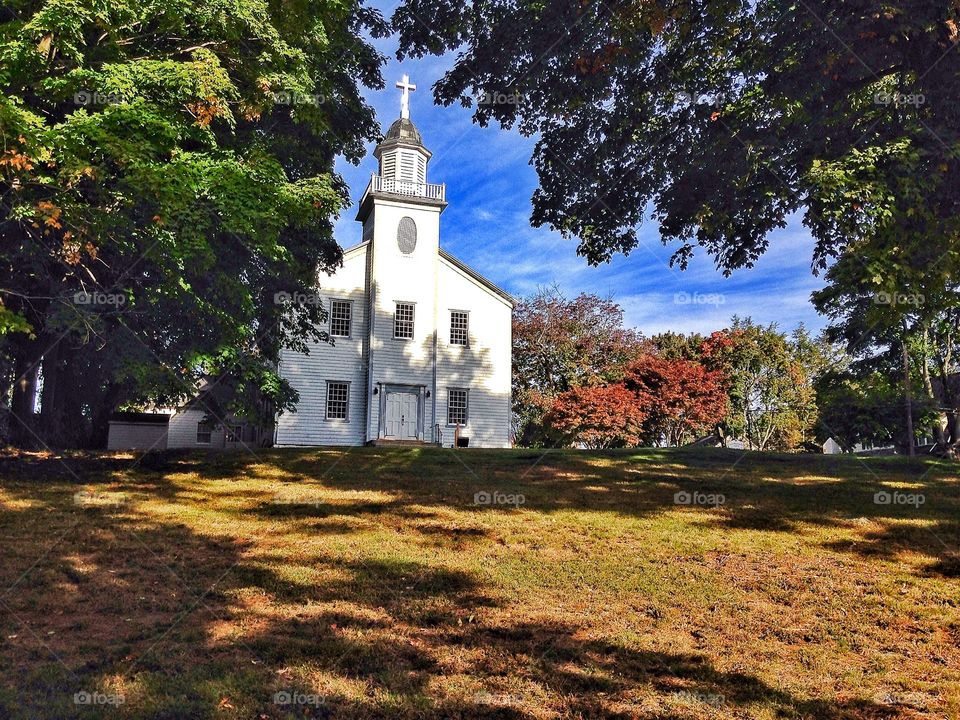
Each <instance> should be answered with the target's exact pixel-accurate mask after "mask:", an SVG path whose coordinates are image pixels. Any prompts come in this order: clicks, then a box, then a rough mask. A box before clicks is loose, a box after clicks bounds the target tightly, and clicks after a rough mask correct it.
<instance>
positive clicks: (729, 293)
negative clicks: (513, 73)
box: [337, 3, 825, 336]
mask: <svg viewBox="0 0 960 720" xmlns="http://www.w3.org/2000/svg"><path fill="white" fill-rule="evenodd" d="M375 4H377V5H379V3H375ZM381 9H382V10H383V11H384V14H385V15H386V16H388V17H389V14H390V12H391V10H390V7H389V6H385V7H382V8H381ZM376 44H377V46H378V47H379V48H380V49H381V51H383V52H384V53H385V54H386V55H387V57H388V58H389V61H388V63H387V65H386V68H385V70H384V79H385V81H386V87H385V88H384V90H382V91H369V90H368V91H367V92H366V97H367V100H368V102H369V103H370V104H371V105H372V106H373V107H374V108H376V111H377V114H378V117H379V119H380V122H381V125H383V126H384V129H385V128H386V127H387V126H389V125H390V123H392V122H393V121H394V120H395V119H396V118H398V117H399V116H400V91H399V90H397V89H396V88H395V87H394V83H395V82H396V81H398V80H400V78H401V76H402V75H403V73H407V74H408V75H410V80H411V82H413V83H415V84H416V85H417V90H416V92H413V93H411V96H410V118H411V120H413V122H414V123H415V124H416V126H417V127H418V128H419V130H420V132H421V134H422V136H423V141H424V144H425V145H426V146H427V148H428V149H429V150H430V151H431V152H432V153H433V158H432V159H431V161H430V166H429V169H428V180H429V181H430V182H435V183H440V182H444V183H446V184H447V201H448V203H449V206H448V207H447V209H446V210H445V211H444V213H443V215H442V216H441V219H440V245H441V247H443V248H444V249H445V250H447V251H448V252H450V253H453V254H454V255H456V256H457V257H458V258H460V259H461V260H463V261H464V262H466V263H467V264H468V265H470V266H471V267H473V268H475V269H476V270H477V271H478V272H480V273H481V274H483V275H485V276H486V277H488V278H490V279H491V280H493V281H494V282H496V283H497V284H498V285H500V286H501V287H503V288H504V289H505V290H507V291H508V292H510V293H512V294H514V295H516V296H518V297H522V296H527V295H530V294H532V293H534V292H536V290H537V288H538V287H542V286H551V285H554V284H556V285H558V286H559V287H560V289H561V290H562V291H563V292H564V294H566V295H567V296H568V297H572V296H575V295H576V294H578V293H580V292H591V293H596V294H598V295H601V296H604V297H607V296H609V297H612V298H613V299H614V300H615V301H616V302H617V303H619V304H620V305H621V306H622V307H623V309H624V313H625V318H626V324H627V325H629V326H632V327H636V328H638V329H639V330H640V331H641V332H643V333H644V334H645V335H648V336H649V335H652V334H654V333H657V332H663V331H667V330H673V331H676V332H710V331H712V330H718V329H720V328H722V327H724V326H725V325H726V324H727V323H728V321H729V319H730V317H731V316H732V315H734V314H737V315H741V316H747V315H749V316H752V317H753V318H754V319H755V320H757V321H758V322H763V323H768V322H776V323H777V324H778V325H779V326H780V328H781V329H782V330H792V329H793V328H794V327H796V326H797V325H798V324H799V323H800V322H803V323H805V324H806V325H807V327H808V328H810V329H812V330H818V329H820V328H821V327H823V326H824V324H825V322H824V319H823V318H821V317H820V316H819V315H818V314H817V313H816V311H815V310H814V309H813V307H812V305H811V304H810V293H811V291H813V290H815V289H817V288H819V287H821V286H822V284H823V283H822V280H821V279H819V278H816V277H814V276H813V274H812V273H811V271H810V257H811V250H812V246H813V241H812V239H811V238H810V235H809V233H808V232H807V231H806V229H805V228H803V226H802V225H801V224H800V222H799V221H796V222H794V223H791V225H790V226H789V227H787V228H785V229H784V230H782V231H779V232H777V233H775V234H774V235H773V236H772V237H771V242H770V249H769V250H768V251H767V253H766V254H765V255H764V256H763V257H762V258H761V259H760V261H759V262H758V263H757V265H756V267H754V268H753V269H748V270H740V271H737V272H736V273H734V274H733V276H732V277H729V278H724V277H723V275H722V274H721V273H720V272H718V271H717V270H716V269H715V268H714V266H713V262H712V260H711V259H710V258H709V257H707V255H706V254H705V253H704V252H702V251H701V252H698V254H697V257H696V258H695V259H694V261H693V262H692V263H691V264H690V267H689V268H688V269H687V270H685V271H681V270H679V269H678V268H671V267H670V266H669V259H670V255H671V254H672V253H673V251H674V250H675V247H673V246H666V247H665V246H664V245H662V244H661V242H660V239H659V232H658V230H657V226H656V223H655V222H653V221H648V222H646V223H645V224H644V226H643V227H642V228H641V233H640V238H641V243H640V245H639V246H638V247H637V248H636V249H635V250H634V251H633V252H632V253H631V254H630V255H628V256H622V255H617V256H615V257H614V258H613V260H612V261H611V262H610V263H607V264H604V265H600V266H599V267H591V266H589V265H588V264H587V262H586V261H585V260H584V259H583V258H580V257H578V256H577V254H576V241H575V240H564V239H563V238H562V237H561V236H560V234H559V233H555V232H552V231H551V230H549V229H548V228H533V227H531V226H530V208H531V206H530V199H531V197H532V195H533V191H534V189H535V188H536V186H537V176H536V172H535V171H534V169H533V167H531V166H530V164H529V161H530V155H531V152H532V150H533V144H534V138H525V137H523V136H522V135H520V133H518V132H517V131H516V130H513V131H504V130H500V129H499V127H496V126H491V127H488V128H480V127H478V126H476V125H474V124H473V123H472V122H471V120H470V115H471V111H470V110H469V109H467V108H462V107H459V106H453V107H448V108H444V107H439V106H436V105H434V104H433V100H432V93H431V86H432V85H433V83H434V82H436V81H437V80H438V79H439V78H440V77H441V76H442V75H443V73H444V72H445V70H446V69H447V68H448V67H449V66H450V65H451V63H452V57H450V56H446V57H442V58H436V57H428V58H424V59H422V60H410V59H407V60H404V61H403V62H402V63H400V62H397V60H396V59H395V50H396V41H395V39H393V38H389V39H386V40H382V41H377V42H376ZM367 150H368V154H367V157H366V158H365V159H364V160H363V162H361V164H360V165H359V166H354V165H350V164H349V163H346V162H343V161H341V162H340V163H339V165H338V170H339V171H340V172H341V173H342V174H343V176H344V178H345V179H346V180H347V182H348V183H349V185H350V189H351V199H352V200H353V202H354V206H353V207H352V208H351V209H350V210H349V211H346V212H344V213H343V215H342V216H341V217H340V220H339V222H338V223H337V239H338V241H339V242H340V244H341V245H342V246H344V247H350V246H351V245H354V244H356V243H358V242H359V241H360V224H359V223H357V222H356V221H355V220H354V217H355V216H356V203H357V202H359V200H360V197H361V195H362V194H363V191H364V188H365V187H366V185H367V183H368V182H369V179H370V175H371V173H373V172H375V171H376V169H377V162H376V160H375V159H374V157H373V155H372V151H373V145H370V146H369V147H368V148H367ZM684 301H689V302H684Z"/></svg>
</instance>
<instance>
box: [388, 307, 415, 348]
mask: <svg viewBox="0 0 960 720" xmlns="http://www.w3.org/2000/svg"><path fill="white" fill-rule="evenodd" d="M393 336H394V337H395V338H397V339H399V340H410V339H411V338H412V337H413V303H397V308H396V310H395V311H394V314H393Z"/></svg>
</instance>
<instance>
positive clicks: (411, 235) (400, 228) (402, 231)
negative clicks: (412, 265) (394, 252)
mask: <svg viewBox="0 0 960 720" xmlns="http://www.w3.org/2000/svg"><path fill="white" fill-rule="evenodd" d="M397 246H398V247H399V248H400V252H402V253H403V254H404V255H409V254H410V253H412V252H413V251H414V250H415V249H416V247H417V224H416V223H415V222H414V221H413V218H412V217H402V218H400V224H399V225H397Z"/></svg>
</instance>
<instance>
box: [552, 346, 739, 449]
mask: <svg viewBox="0 0 960 720" xmlns="http://www.w3.org/2000/svg"><path fill="white" fill-rule="evenodd" d="M726 411H727V394H726V391H725V389H724V385H723V377H722V373H720V372H717V371H709V370H707V369H706V368H704V367H703V366H702V365H701V364H699V363H697V362H692V361H690V360H669V359H665V358H661V357H657V356H654V355H643V356H641V357H639V358H638V359H637V360H635V361H633V362H631V363H630V364H629V365H628V366H627V368H626V373H625V375H624V377H623V380H622V381H620V382H617V383H612V384H609V385H602V386H589V387H577V388H573V389H571V390H568V391H567V392H564V393H561V394H560V395H558V396H557V397H556V398H555V399H554V401H553V404H552V406H551V407H550V410H549V412H548V413H547V415H546V417H545V425H546V426H547V427H548V428H550V430H551V431H552V432H553V433H554V434H556V435H557V436H558V438H557V439H558V440H561V441H565V442H569V443H574V444H580V445H584V446H587V447H592V448H603V447H625V446H632V445H641V444H661V443H666V444H669V445H679V444H681V443H682V442H687V441H689V440H692V439H694V438H695V437H696V436H697V435H700V434H704V433H706V432H708V431H709V430H710V429H711V428H712V427H713V426H714V425H715V424H716V423H718V422H720V420H722V419H723V417H724V415H725V414H726Z"/></svg>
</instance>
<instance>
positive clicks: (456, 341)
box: [450, 310, 470, 345]
mask: <svg viewBox="0 0 960 720" xmlns="http://www.w3.org/2000/svg"><path fill="white" fill-rule="evenodd" d="M469 317H470V315H469V314H468V313H465V312H462V311H460V310H451V311H450V344H451V345H469V344H470V331H469V327H468V326H469Z"/></svg>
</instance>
